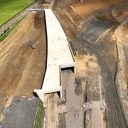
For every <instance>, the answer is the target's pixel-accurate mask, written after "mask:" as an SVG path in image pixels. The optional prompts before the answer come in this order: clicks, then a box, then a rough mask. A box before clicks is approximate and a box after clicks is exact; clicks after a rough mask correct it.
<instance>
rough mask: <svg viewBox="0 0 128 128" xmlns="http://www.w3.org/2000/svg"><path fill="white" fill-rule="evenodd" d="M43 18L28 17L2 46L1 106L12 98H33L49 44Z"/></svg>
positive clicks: (40, 79) (0, 47) (0, 69)
mask: <svg viewBox="0 0 128 128" xmlns="http://www.w3.org/2000/svg"><path fill="white" fill-rule="evenodd" d="M43 21H44V20H43V15H42V14H36V13H32V14H28V15H27V16H26V17H25V19H24V20H23V21H22V23H20V25H19V27H18V29H16V30H15V32H13V34H11V36H9V37H8V38H7V39H6V41H4V42H1V43H0V98H1V99H0V106H1V103H2V104H3V103H4V102H3V101H5V100H7V97H9V96H21V95H22V96H31V95H32V92H33V90H34V89H35V88H40V87H41V84H42V80H43V76H44V71H45V62H46V52H45V51H46V44H45V28H44V22H43Z"/></svg>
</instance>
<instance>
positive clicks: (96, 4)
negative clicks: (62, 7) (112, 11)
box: [71, 0, 120, 18]
mask: <svg viewBox="0 0 128 128" xmlns="http://www.w3.org/2000/svg"><path fill="white" fill-rule="evenodd" d="M118 2H120V0H108V1H107V0H85V2H84V4H83V3H76V4H73V5H72V6H71V7H72V9H73V10H74V11H75V12H76V13H77V14H78V15H80V16H81V17H82V18H84V17H87V16H89V15H91V14H93V13H95V12H96V11H98V10H101V9H107V8H109V7H112V6H113V5H115V4H117V3H118Z"/></svg>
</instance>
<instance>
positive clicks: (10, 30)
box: [0, 21, 20, 42]
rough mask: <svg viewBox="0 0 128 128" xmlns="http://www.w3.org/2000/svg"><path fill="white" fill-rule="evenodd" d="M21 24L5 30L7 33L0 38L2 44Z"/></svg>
mask: <svg viewBox="0 0 128 128" xmlns="http://www.w3.org/2000/svg"><path fill="white" fill-rule="evenodd" d="M19 23H20V21H18V22H17V23H15V24H14V25H13V26H12V27H11V28H8V29H7V30H5V32H4V33H3V34H2V35H1V36H0V42H2V41H3V40H4V39H5V38H6V37H7V36H8V35H9V34H10V33H11V32H12V31H13V30H15V29H16V28H17V26H18V25H19Z"/></svg>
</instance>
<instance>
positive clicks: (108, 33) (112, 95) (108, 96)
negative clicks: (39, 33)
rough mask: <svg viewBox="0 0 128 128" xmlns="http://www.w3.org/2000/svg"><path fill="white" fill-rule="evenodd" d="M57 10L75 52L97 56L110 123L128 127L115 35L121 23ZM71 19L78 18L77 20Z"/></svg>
mask: <svg viewBox="0 0 128 128" xmlns="http://www.w3.org/2000/svg"><path fill="white" fill-rule="evenodd" d="M63 10H64V9H63ZM55 13H56V16H57V18H58V19H59V21H60V23H61V25H62V27H63V29H64V30H65V33H66V35H67V37H68V40H69V41H70V43H71V47H72V50H73V52H74V53H78V54H82V55H90V56H95V57H96V59H97V62H98V65H99V67H100V71H101V75H102V79H103V85H102V86H103V87H102V88H103V90H102V93H103V97H104V99H105V103H106V120H107V126H108V127H110V128H127V121H126V118H125V115H124V111H123V107H122V104H121V101H120V97H119V94H118V90H117V85H116V76H117V70H118V49H117V45H116V40H115V38H113V36H114V31H115V30H116V28H117V26H118V24H117V23H115V22H112V21H103V20H98V19H97V18H96V17H95V15H91V16H90V17H87V18H86V19H81V18H80V19H79V20H78V19H77V20H76V19H73V18H74V17H76V14H75V13H70V14H69V13H68V14H69V15H70V16H69V15H68V16H67V14H66V13H65V12H64V11H61V12H60V11H58V9H55ZM69 17H70V18H69ZM71 19H73V20H74V21H73V22H74V24H73V22H72V20H71ZM82 20H83V21H82ZM81 22H82V23H83V25H84V26H82V27H81V28H82V29H81V30H79V29H78V28H77V25H78V24H80V23H81ZM66 128H67V127H66Z"/></svg>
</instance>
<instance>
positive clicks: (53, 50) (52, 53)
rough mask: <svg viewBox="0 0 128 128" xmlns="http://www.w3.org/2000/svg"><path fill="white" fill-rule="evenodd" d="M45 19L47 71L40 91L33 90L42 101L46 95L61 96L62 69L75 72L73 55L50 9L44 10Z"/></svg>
mask: <svg viewBox="0 0 128 128" xmlns="http://www.w3.org/2000/svg"><path fill="white" fill-rule="evenodd" d="M45 17H46V18H45V19H46V29H47V41H48V42H47V44H48V55H47V69H46V74H45V78H44V83H43V86H42V89H40V90H39V89H35V90H34V91H35V92H36V93H37V95H38V96H39V97H40V99H41V100H42V101H44V96H45V95H46V94H48V93H52V92H60V95H61V96H62V86H61V70H62V69H65V68H72V69H73V71H75V61H74V58H73V54H72V51H71V48H70V45H69V43H68V41H67V38H66V35H65V33H64V31H63V29H62V27H61V25H60V23H59V22H58V20H57V18H56V16H55V15H54V13H53V12H52V10H51V9H46V10H45Z"/></svg>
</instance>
